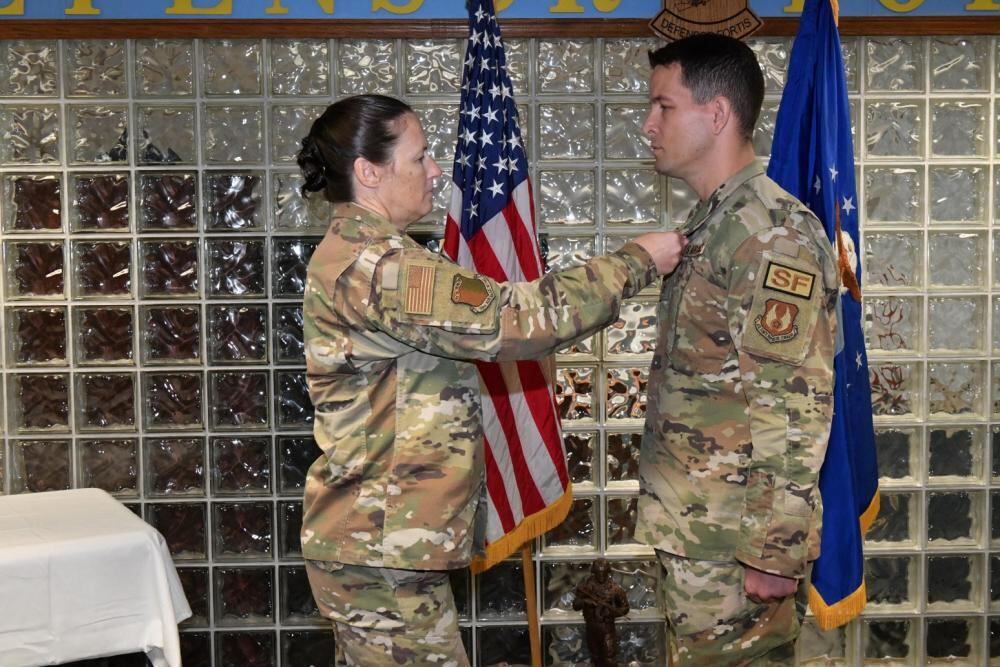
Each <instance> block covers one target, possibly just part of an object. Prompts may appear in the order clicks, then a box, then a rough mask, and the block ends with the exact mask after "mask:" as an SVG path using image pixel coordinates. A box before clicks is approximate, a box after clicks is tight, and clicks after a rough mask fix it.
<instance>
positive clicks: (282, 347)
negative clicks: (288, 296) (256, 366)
mask: <svg viewBox="0 0 1000 667" xmlns="http://www.w3.org/2000/svg"><path fill="white" fill-rule="evenodd" d="M303 324H304V323H303V320H302V306H300V305H295V304H275V306H274V320H273V325H272V326H273V328H272V334H273V335H274V361H275V363H278V364H304V363H305V361H306V355H305V340H304V334H303V330H302V329H303Z"/></svg>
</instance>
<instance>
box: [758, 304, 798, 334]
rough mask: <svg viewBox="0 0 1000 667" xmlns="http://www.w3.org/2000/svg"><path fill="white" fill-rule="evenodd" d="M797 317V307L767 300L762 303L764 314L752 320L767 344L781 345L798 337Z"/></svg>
mask: <svg viewBox="0 0 1000 667" xmlns="http://www.w3.org/2000/svg"><path fill="white" fill-rule="evenodd" d="M798 315H799V307H798V306H796V305H795V304H791V303H787V302H785V301H780V300H779V299H768V300H767V301H766V302H765V303H764V313H763V314H761V315H758V316H757V317H756V318H754V321H753V325H754V327H755V328H756V329H757V333H759V334H760V335H761V336H763V337H764V338H765V339H766V340H767V342H769V343H783V342H785V341H789V340H792V339H793V338H795V336H797V335H798V333H799V327H798V325H797V324H795V318H796V317H798Z"/></svg>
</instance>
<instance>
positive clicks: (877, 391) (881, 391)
mask: <svg viewBox="0 0 1000 667" xmlns="http://www.w3.org/2000/svg"><path fill="white" fill-rule="evenodd" d="M869 373H870V382H871V392H872V414H874V415H878V416H883V415H885V416H889V415H893V416H901V415H917V414H918V413H919V411H920V368H919V366H918V365H917V364H914V363H892V362H881V363H873V364H871V365H870V366H869Z"/></svg>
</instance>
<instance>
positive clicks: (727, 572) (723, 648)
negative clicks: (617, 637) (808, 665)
mask: <svg viewBox="0 0 1000 667" xmlns="http://www.w3.org/2000/svg"><path fill="white" fill-rule="evenodd" d="M656 555H657V557H658V558H659V559H660V564H661V565H662V566H663V569H664V571H665V572H666V576H665V577H664V579H663V598H664V608H665V609H666V610H667V621H668V623H669V624H670V629H671V640H672V641H671V646H670V650H671V656H672V658H673V665H674V667H688V666H690V667H702V666H703V665H713V667H736V666H737V665H739V666H743V665H754V666H755V667H764V666H765V665H767V666H770V665H794V664H795V639H796V637H798V635H799V628H800V627H801V623H802V618H803V616H805V611H806V605H807V603H808V595H807V592H806V591H807V584H806V583H803V584H802V585H800V586H799V590H798V594H797V595H795V596H791V595H790V596H788V597H785V598H781V599H780V600H775V601H772V602H765V603H759V602H754V601H752V600H748V599H747V597H746V594H745V593H744V592H743V576H744V568H743V566H742V565H740V564H739V563H736V562H728V563H719V562H713V561H705V560H691V559H689V558H684V557H682V556H674V555H672V554H668V553H664V552H663V551H657V552H656ZM809 569H810V568H809V567H807V568H806V570H807V572H808V570H809Z"/></svg>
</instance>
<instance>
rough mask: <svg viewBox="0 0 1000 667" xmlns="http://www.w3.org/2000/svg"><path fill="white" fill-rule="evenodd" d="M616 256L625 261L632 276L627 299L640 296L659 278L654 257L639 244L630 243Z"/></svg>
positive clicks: (626, 294)
mask: <svg viewBox="0 0 1000 667" xmlns="http://www.w3.org/2000/svg"><path fill="white" fill-rule="evenodd" d="M614 254H615V255H616V256H617V257H619V258H621V259H623V260H624V261H625V265H626V266H627V267H628V271H629V274H630V278H629V281H628V288H627V291H626V293H625V294H624V297H625V298H626V299H628V298H631V297H633V296H635V295H636V294H638V293H639V291H640V290H642V289H643V288H644V287H646V286H647V285H650V284H652V283H653V281H655V280H656V278H657V277H658V276H659V273H657V271H656V263H655V262H654V261H653V257H652V255H650V254H649V253H648V252H646V249H645V248H643V247H642V246H641V245H639V244H638V243H634V242H632V241H629V242H628V243H626V244H625V245H624V246H622V247H621V249H620V250H618V251H617V252H615V253H614Z"/></svg>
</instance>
